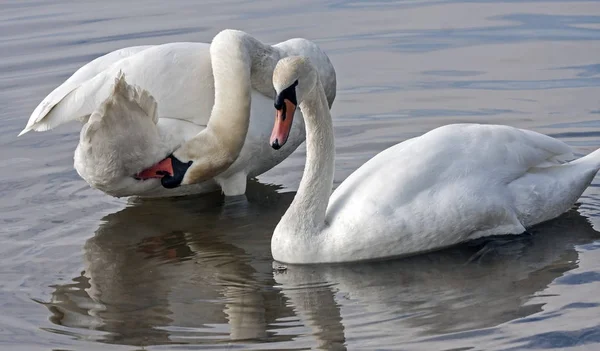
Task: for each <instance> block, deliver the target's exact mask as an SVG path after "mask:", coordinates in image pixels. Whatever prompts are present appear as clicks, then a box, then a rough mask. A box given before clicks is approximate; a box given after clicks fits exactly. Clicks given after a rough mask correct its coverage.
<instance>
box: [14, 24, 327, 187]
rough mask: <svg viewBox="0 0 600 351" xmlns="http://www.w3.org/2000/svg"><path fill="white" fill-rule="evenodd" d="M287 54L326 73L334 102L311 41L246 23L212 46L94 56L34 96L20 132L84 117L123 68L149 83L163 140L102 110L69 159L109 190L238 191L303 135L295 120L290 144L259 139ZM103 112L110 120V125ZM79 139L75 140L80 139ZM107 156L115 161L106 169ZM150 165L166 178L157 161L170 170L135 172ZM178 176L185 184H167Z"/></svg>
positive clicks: (267, 125) (321, 56)
mask: <svg viewBox="0 0 600 351" xmlns="http://www.w3.org/2000/svg"><path fill="white" fill-rule="evenodd" d="M289 55H305V56H308V57H310V58H311V59H312V60H313V61H314V62H315V63H316V65H317V68H318V70H319V73H320V74H321V75H322V76H323V77H325V78H324V85H325V90H326V92H327V96H328V104H329V106H331V104H332V103H333V100H334V99H335V92H336V77H335V70H334V68H333V66H332V64H331V62H330V61H329V58H328V57H327V55H326V54H325V53H324V52H323V51H321V49H320V48H319V47H318V46H317V45H316V44H314V43H312V42H310V41H308V40H305V39H291V40H287V41H285V42H282V43H279V44H276V45H273V46H269V45H265V44H262V43H261V42H259V41H258V40H256V39H255V38H253V37H251V36H250V35H248V34H246V33H244V32H241V31H236V30H224V31H222V32H220V33H219V34H217V36H215V38H214V39H213V41H212V43H211V44H210V45H209V44H205V43H170V44H164V45H157V46H137V47H131V48H125V49H121V50H117V51H114V52H111V53H109V54H107V55H105V56H102V57H99V58H97V59H95V60H93V61H92V62H90V63H88V64H87V65H85V66H83V67H82V68H80V69H79V70H78V71H77V72H75V73H74V74H73V75H72V76H71V77H70V78H69V79H68V80H67V81H65V82H64V83H63V84H62V85H61V86H59V87H58V88H56V89H55V90H54V91H53V92H52V93H50V94H49V95H48V96H47V97H46V98H45V99H44V100H43V101H42V102H41V103H40V104H39V105H38V107H37V108H36V109H35V110H34V112H33V113H32V115H31V117H30V119H29V121H28V123H27V126H26V127H25V129H24V130H23V131H22V132H21V134H20V135H22V134H24V133H26V132H28V131H30V130H35V131H45V130H48V129H52V128H54V127H56V126H58V125H60V124H62V123H65V122H68V121H71V120H81V121H83V122H87V120H88V118H89V116H90V115H91V114H92V113H93V112H94V110H95V109H97V108H98V107H99V106H100V105H101V104H102V103H103V102H104V101H107V100H110V99H112V98H111V97H110V94H111V92H112V91H113V90H112V85H113V82H114V81H115V77H117V75H118V73H119V72H120V71H122V72H123V73H124V74H125V75H126V77H127V80H128V82H129V83H131V84H133V85H136V86H138V87H140V88H141V89H145V90H146V91H147V92H149V93H150V94H151V95H152V96H153V97H154V98H155V99H156V101H157V102H158V109H157V113H158V117H159V118H158V124H157V128H158V131H157V132H156V133H158V134H159V135H160V136H161V138H162V139H163V140H167V141H168V142H165V143H164V144H163V145H162V146H161V147H160V148H159V149H158V150H154V152H148V153H144V152H143V150H142V149H140V147H139V146H138V145H134V141H129V142H128V141H127V138H129V137H130V136H131V134H134V135H138V136H141V135H142V134H141V133H140V131H134V130H131V129H130V128H131V126H130V125H129V124H128V122H126V121H122V120H120V119H119V118H107V119H106V121H105V122H104V124H105V125H104V129H105V130H106V131H107V132H106V133H103V134H102V137H100V136H96V137H95V138H94V139H88V141H87V142H88V144H89V145H87V150H88V151H87V152H86V153H81V154H80V155H79V157H76V158H75V168H76V169H77V171H78V173H79V174H80V175H81V177H82V178H84V179H85V180H86V181H87V182H88V183H89V184H90V185H91V186H92V187H95V188H98V189H101V190H102V191H104V192H106V193H107V194H110V195H113V196H130V195H138V196H170V195H181V194H189V193H201V192H206V191H209V190H213V189H214V188H215V182H216V183H218V184H219V185H220V186H221V187H222V189H223V192H224V193H225V195H240V194H243V193H244V192H245V188H246V179H247V177H248V176H256V175H259V174H261V173H263V172H265V171H267V170H269V169H270V168H272V167H274V166H275V165H277V164H278V163H280V162H281V161H283V160H284V159H285V158H286V157H287V156H289V155H290V154H291V153H292V152H293V151H294V150H295V149H296V148H297V147H298V146H299V145H300V144H301V143H302V142H303V141H304V135H305V133H304V126H303V125H302V124H298V125H296V126H294V128H292V131H291V133H290V145H289V147H287V148H286V149H285V150H284V152H283V153H277V152H275V151H274V150H272V149H271V148H270V147H269V146H268V145H267V143H265V141H264V140H265V138H267V137H268V135H269V134H270V132H271V127H272V114H271V113H272V110H271V108H272V107H271V106H272V103H273V102H272V98H273V96H274V95H275V92H274V90H273V86H272V84H271V78H272V73H273V69H274V67H275V64H276V63H277V61H278V60H279V59H280V58H282V57H285V56H289ZM213 77H214V79H213ZM140 93H141V92H140ZM113 107H114V108H113V109H112V110H111V111H112V113H115V114H126V113H127V107H121V108H119V107H118V106H113ZM134 114H136V113H134ZM109 120H110V121H111V123H113V124H112V125H108V124H106V123H107V121H109ZM127 120H128V121H131V120H135V118H134V119H127ZM148 127H150V126H149V125H148ZM152 133H155V132H154V131H152ZM82 138H83V134H82ZM135 140H139V138H137V139H135ZM184 141H185V143H184ZM85 143H86V141H84V140H83V139H81V140H80V146H82V145H81V144H85ZM90 143H91V144H90ZM182 144H183V145H182ZM96 146H97V147H96ZM117 146H118V147H117ZM179 146H181V147H179ZM178 147H179V148H178ZM240 149H241V150H240ZM100 150H102V151H100ZM132 153H135V154H136V155H137V157H138V162H136V163H135V167H125V168H121V169H117V168H115V167H114V165H115V164H121V165H122V164H124V159H127V158H128V157H127V156H123V155H125V154H129V156H131V154H132ZM171 153H172V155H170V154H171ZM167 156H169V157H167ZM157 157H158V158H157ZM165 157H167V158H166V159H165ZM86 158H87V162H85V159H86ZM129 159H131V157H129ZM163 159H164V160H163ZM161 160H163V161H162V162H159V161H161ZM190 161H191V163H190ZM94 164H96V165H94ZM108 164H110V165H112V166H113V167H112V168H110V169H107V168H105V166H106V165H108ZM190 164H191V165H190ZM153 165H155V166H154V167H151V166H153ZM132 166H133V165H132ZM140 167H141V168H140ZM150 167H151V169H149V170H146V172H142V173H141V176H142V178H148V177H162V175H157V173H156V172H157V171H160V170H162V171H168V173H169V174H168V175H167V176H165V177H164V178H162V179H161V180H160V181H159V180H158V179H146V180H140V179H136V178H134V175H136V174H137V173H138V172H140V171H142V170H144V169H145V168H150ZM131 172H133V173H131ZM211 178H212V180H211ZM207 180H211V181H207ZM213 180H214V181H213ZM205 181H206V182H205ZM161 183H162V186H161ZM198 183H199V184H198ZM180 184H183V185H184V186H181V187H178V188H175V189H172V188H174V187H177V186H179V185H180ZM189 184H196V185H189Z"/></svg>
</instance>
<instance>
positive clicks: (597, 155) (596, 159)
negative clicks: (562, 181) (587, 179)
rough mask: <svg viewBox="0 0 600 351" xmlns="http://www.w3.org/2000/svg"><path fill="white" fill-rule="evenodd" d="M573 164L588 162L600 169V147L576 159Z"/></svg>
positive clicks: (587, 163)
mask: <svg viewBox="0 0 600 351" xmlns="http://www.w3.org/2000/svg"><path fill="white" fill-rule="evenodd" d="M571 163H572V164H574V165H576V164H586V165H590V166H592V167H594V168H595V169H596V170H598V169H600V149H597V150H594V151H592V152H590V153H589V154H587V155H585V156H583V157H581V158H579V159H577V160H574V161H573V162H571Z"/></svg>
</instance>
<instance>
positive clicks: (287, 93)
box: [275, 79, 298, 110]
mask: <svg viewBox="0 0 600 351" xmlns="http://www.w3.org/2000/svg"><path fill="white" fill-rule="evenodd" d="M297 85H298V80H297V79H296V81H295V82H294V83H293V84H292V85H290V86H289V87H287V88H285V89H283V90H282V91H281V92H280V93H279V94H278V95H277V96H276V97H275V109H277V110H281V109H282V108H285V104H284V102H283V101H284V100H289V101H290V102H291V103H293V104H294V105H298V102H297V101H296V86H297Z"/></svg>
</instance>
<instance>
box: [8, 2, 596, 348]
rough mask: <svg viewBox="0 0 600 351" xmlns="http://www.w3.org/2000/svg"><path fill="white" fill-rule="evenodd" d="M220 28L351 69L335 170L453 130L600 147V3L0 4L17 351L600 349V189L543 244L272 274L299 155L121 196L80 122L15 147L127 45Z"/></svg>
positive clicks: (519, 242) (535, 237) (12, 332)
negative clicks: (103, 59) (234, 178)
mask: <svg viewBox="0 0 600 351" xmlns="http://www.w3.org/2000/svg"><path fill="white" fill-rule="evenodd" d="M224 28H237V29H242V30H245V31H247V32H249V33H251V34H253V35H255V36H256V37H257V38H259V39H260V40H262V41H264V42H269V43H275V42H279V41H282V40H285V39H288V38H291V37H305V38H309V39H311V40H314V41H316V42H317V43H318V44H319V45H321V46H322V47H323V48H324V49H325V50H326V51H327V52H328V54H329V55H330V57H331V59H332V61H333V63H334V65H335V67H336V70H337V73H338V88H339V90H338V97H337V99H336V102H335V103H334V108H333V111H332V112H333V116H334V125H335V133H336V152H337V160H336V177H335V184H336V185H337V184H339V183H340V182H341V181H343V179H345V178H346V177H347V176H348V174H350V172H352V171H353V170H354V169H356V168H358V167H359V166H360V165H361V164H362V163H363V162H365V161H366V160H367V159H368V158H370V157H371V156H373V155H374V154H376V153H377V152H379V151H381V150H383V149H384V148H386V147H388V146H390V145H393V144H395V143H397V142H400V141H403V140H405V139H407V138H410V137H412V136H416V135H419V134H422V133H424V132H426V131H428V130H430V129H432V128H435V127H438V126H441V125H444V124H448V123H456V122H479V123H502V124H508V125H512V126H516V127H522V128H530V129H533V130H536V131H540V132H543V133H547V134H549V135H552V136H554V137H556V138H559V139H561V140H563V141H565V142H567V143H568V144H570V145H572V146H573V147H574V149H575V150H576V152H577V154H578V155H582V154H587V153H589V152H590V151H592V150H594V149H596V148H598V147H600V141H599V140H600V123H599V122H598V119H599V116H600V99H599V96H600V59H599V58H600V42H599V41H600V3H598V2H596V1H566V0H547V1H543V0H540V1H510V0H506V1H485V0H480V1H477V0H468V1H457V0H417V1H401V0H398V1H367V0H363V1H350V0H339V1H304V0H299V1H294V2H282V1H280V2H276V1H243V0H237V1H221V0H219V1H216V0H214V1H202V2H197V1H191V0H188V1H185V0H181V1H171V2H165V1H137V0H134V1H129V2H127V4H126V5H125V4H124V3H123V2H120V1H97V2H78V1H67V0H59V1H52V2H43V1H21V0H5V1H3V2H2V3H0V118H1V119H0V120H1V121H2V124H1V125H0V147H1V148H2V153H1V156H0V157H1V161H2V164H3V165H4V166H5V167H4V168H3V170H4V172H3V173H2V175H0V180H1V181H0V194H1V195H2V198H3V201H2V202H1V203H0V221H1V222H2V226H1V227H0V228H1V229H0V235H2V236H1V238H2V239H1V240H2V245H1V246H0V308H1V310H2V315H1V316H0V349H6V350H52V349H55V350H140V349H144V350H191V349H261V350H264V349H277V350H280V349H294V350H297V349H310V348H322V349H345V348H347V349H386V350H387V349H399V350H522V349H552V350H555V349H560V350H563V349H566V350H596V349H598V348H600V345H599V344H600V298H599V297H598V291H599V290H600V233H599V232H598V231H597V230H595V229H594V227H595V226H597V225H599V224H600V192H599V190H598V184H600V182H599V181H598V180H595V181H594V184H593V186H592V187H590V188H589V189H588V190H587V191H586V192H585V193H584V195H583V196H582V198H581V199H580V202H579V204H578V205H577V206H576V207H575V208H574V209H573V210H571V211H570V212H568V213H566V214H565V215H563V216H561V217H560V218H558V219H557V220H554V221H551V222H548V223H545V224H543V225H540V226H538V227H536V228H534V229H533V230H532V231H531V232H532V234H531V235H529V236H521V237H518V238H513V239H511V240H507V239H505V238H499V239H496V240H492V241H481V242H475V243H470V244H466V245H461V246H458V247H455V248H452V249H449V250H445V251H442V252H437V253H431V254H428V255H422V256H418V257H414V258H409V259H403V260H394V261H387V262H379V263H369V264H352V265H330V266H327V265H325V266H318V267H288V268H287V270H278V269H274V268H273V262H272V258H271V255H270V246H269V240H270V236H271V233H272V230H273V228H274V226H275V225H276V224H277V221H278V220H279V218H280V216H281V215H282V214H283V212H284V211H285V209H286V208H287V206H288V205H289V203H290V202H291V200H292V198H293V196H294V191H295V190H296V188H297V186H298V182H299V180H300V177H301V174H302V168H303V162H304V155H305V152H304V150H303V147H301V148H300V149H299V150H298V151H297V152H296V153H295V154H294V155H292V157H290V158H289V159H288V160H286V161H285V162H284V163H282V164H281V165H280V166H278V167H276V168H275V169H273V170H271V171H269V172H268V173H266V174H264V175H262V176H260V177H259V178H258V180H256V181H253V182H251V183H250V185H249V191H248V199H249V204H248V205H246V206H244V205H240V204H237V203H224V200H223V198H222V197H221V196H220V195H219V194H211V195H208V196H196V197H189V198H182V199H163V200H127V199H115V198H111V197H109V196H106V195H104V194H103V193H101V192H99V191H96V190H93V189H90V188H89V187H88V186H87V184H86V183H85V182H84V181H83V180H81V179H80V178H79V177H78V176H77V174H76V172H75V171H74V170H73V167H72V162H73V161H72V157H73V151H74V149H75V146H76V145H77V141H78V130H79V126H78V125H77V124H76V123H73V124H69V125H66V126H63V127H60V128H58V129H56V130H54V131H50V132H46V133H30V134H27V135H25V136H23V137H20V138H18V139H17V138H16V134H18V132H19V131H20V130H21V129H22V128H23V126H24V125H25V123H26V121H27V118H28V117H29V114H30V113H31V112H32V111H33V109H34V108H35V106H36V105H37V104H38V103H39V102H40V101H41V100H42V99H43V98H44V97H45V96H46V94H48V93H49V92H50V91H51V90H52V89H53V88H54V87H56V86H57V85H59V84H60V83H61V82H63V81H64V80H65V79H66V78H67V77H68V76H69V75H70V74H72V73H73V72H74V71H75V70H76V69H77V68H78V67H80V66H81V65H83V64H85V63H86V62H88V61H90V60H91V59H93V58H95V57H97V56H99V55H102V54H105V53H107V52H110V51H112V50H115V49H118V48H122V47H126V46H133V45H143V44H158V43H166V42H173V41H204V42H208V41H210V40H211V38H212V37H213V36H214V35H215V34H216V33H217V32H218V31H220V30H222V29H224Z"/></svg>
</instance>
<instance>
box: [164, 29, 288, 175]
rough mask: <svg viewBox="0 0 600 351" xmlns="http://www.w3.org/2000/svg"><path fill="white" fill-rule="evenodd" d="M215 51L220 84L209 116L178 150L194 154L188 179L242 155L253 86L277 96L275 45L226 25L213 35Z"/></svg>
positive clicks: (215, 171)
mask: <svg viewBox="0 0 600 351" xmlns="http://www.w3.org/2000/svg"><path fill="white" fill-rule="evenodd" d="M210 56H211V65H212V71H213V76H214V84H215V100H214V104H213V108H212V111H211V116H210V120H209V122H208V125H207V127H206V129H205V130H203V131H202V132H201V133H200V134H198V135H197V136H196V137H194V138H192V139H191V140H189V141H188V142H186V143H185V144H184V145H183V146H182V147H181V148H180V149H179V150H177V151H176V152H175V153H174V155H175V156H176V157H178V158H180V159H182V160H184V161H187V160H194V164H193V165H192V167H190V168H189V170H188V172H187V173H186V175H185V178H184V183H188V184H189V183H196V182H199V181H202V180H206V179H209V178H212V177H214V176H216V175H217V174H219V173H221V172H222V171H224V170H226V169H227V168H228V167H229V166H230V165H231V164H232V163H233V162H234V161H235V160H236V159H237V157H238V156H239V153H240V151H241V149H242V146H243V145H244V141H245V139H246V134H247V132H248V126H249V122H250V111H251V109H250V108H251V99H252V97H251V94H252V89H253V87H254V88H255V89H257V90H258V91H260V92H262V93H264V94H268V96H274V89H273V87H272V84H271V83H270V80H271V77H272V74H273V69H274V67H275V64H276V63H277V61H278V60H279V52H278V51H276V50H275V49H274V48H272V47H270V46H267V45H264V44H262V43H261V42H260V41H258V40H256V39H255V38H253V37H251V36H250V35H248V34H246V33H244V32H241V31H237V30H224V31H222V32H220V33H219V34H217V35H216V36H215V38H214V39H213V42H212V43H211V45H210ZM264 82H267V84H268V85H266V84H265V83H264Z"/></svg>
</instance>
